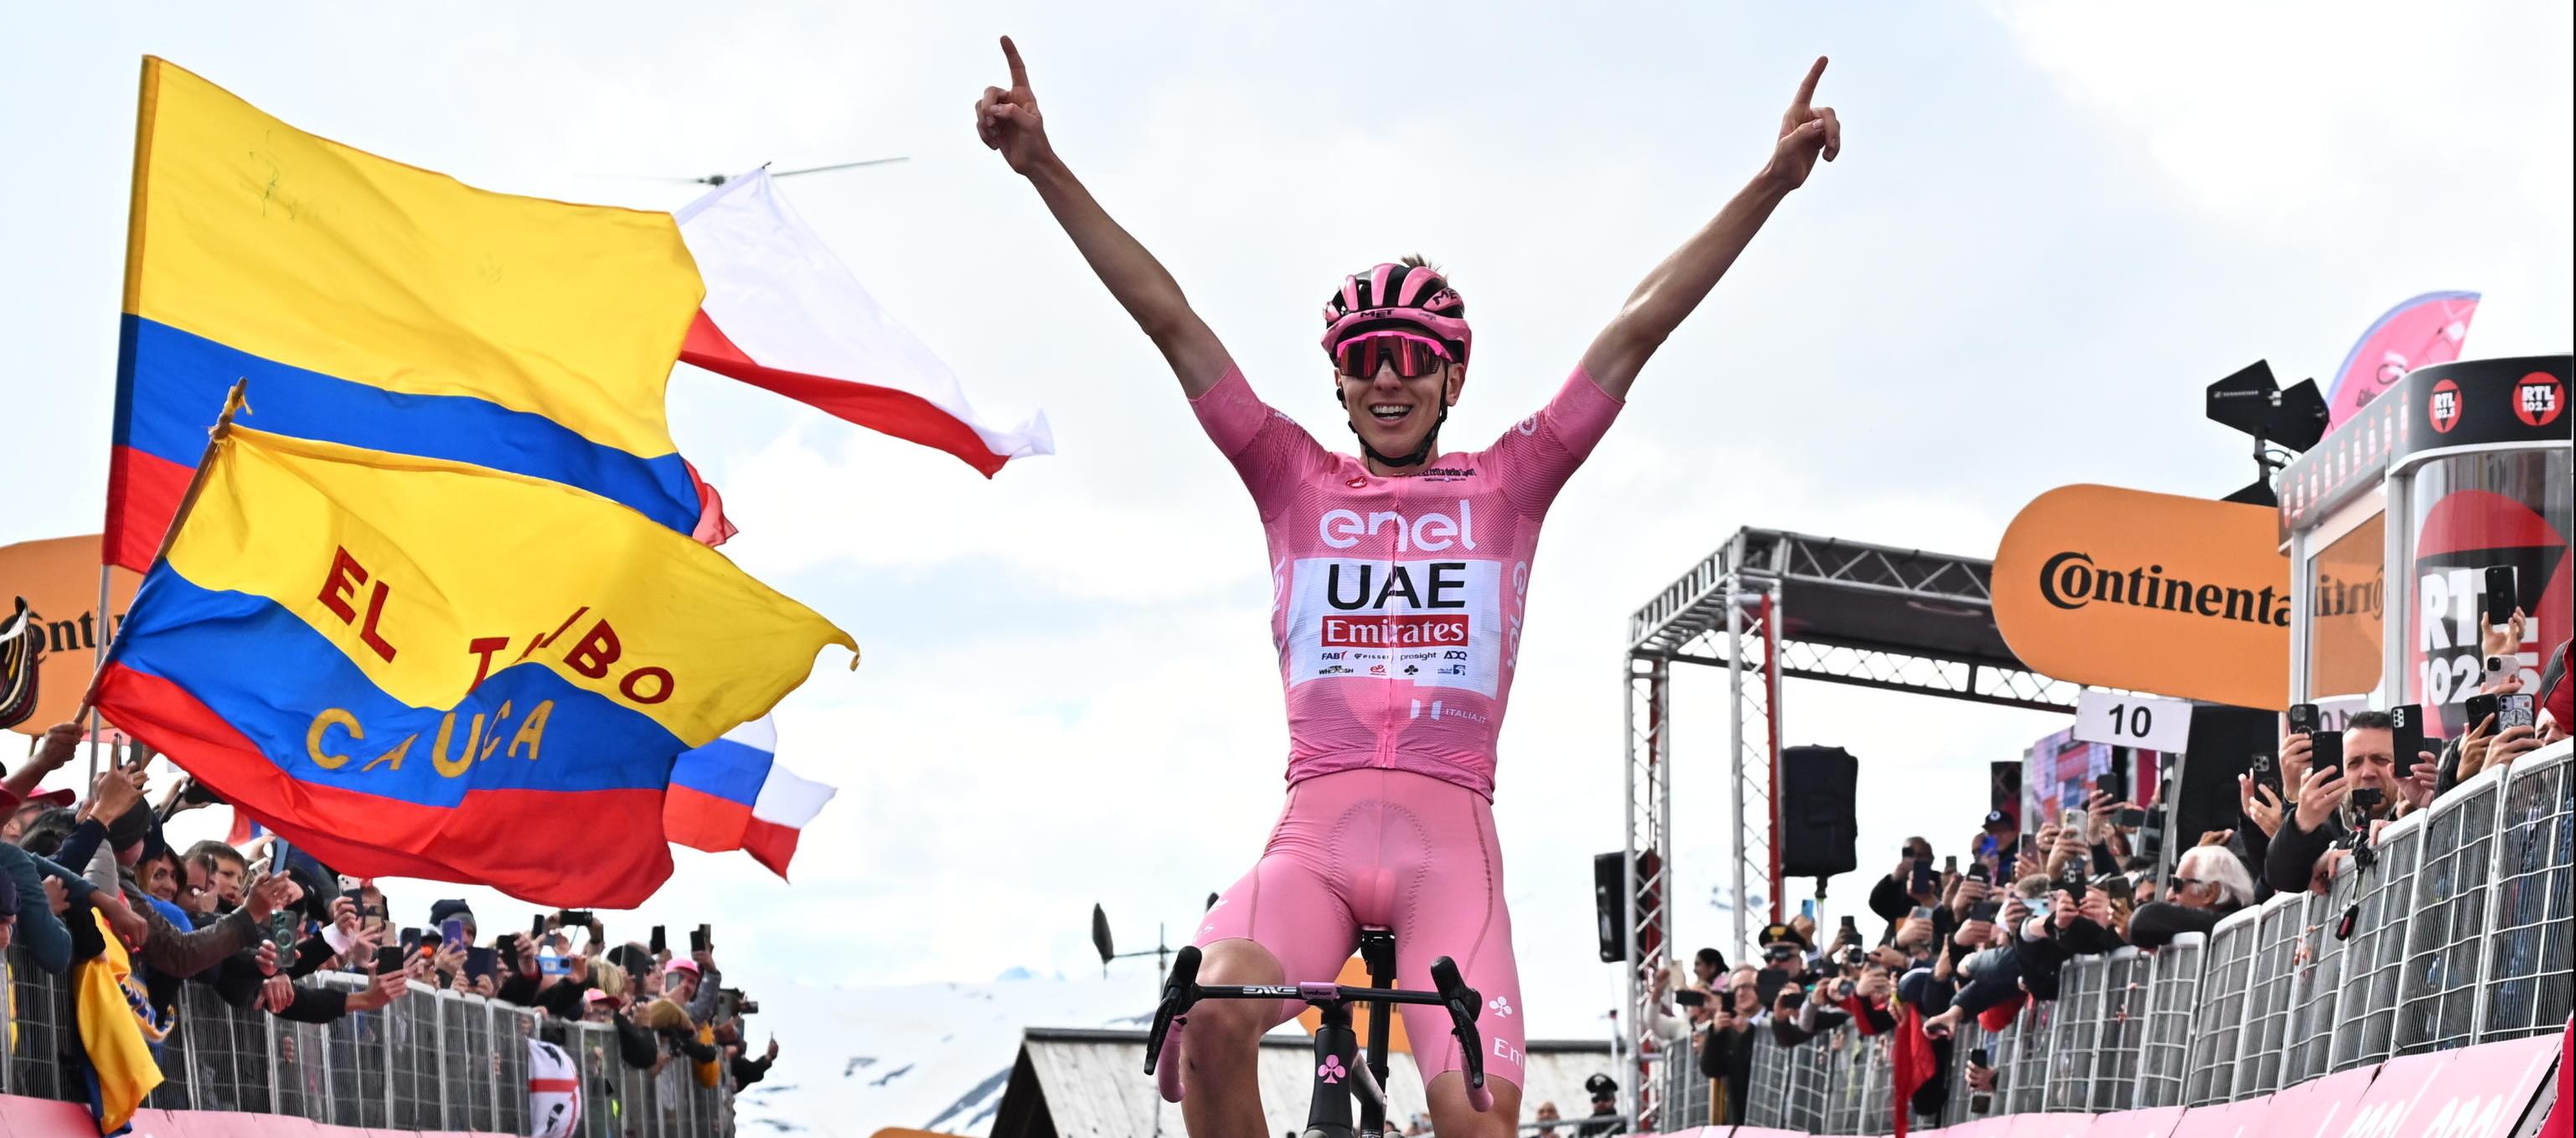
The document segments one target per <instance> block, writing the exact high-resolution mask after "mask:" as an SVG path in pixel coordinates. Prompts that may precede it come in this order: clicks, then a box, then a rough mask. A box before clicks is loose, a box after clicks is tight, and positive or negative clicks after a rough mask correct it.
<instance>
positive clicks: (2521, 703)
mask: <svg viewBox="0 0 2576 1138" xmlns="http://www.w3.org/2000/svg"><path fill="white" fill-rule="evenodd" d="M2495 705H2496V713H2495V716H2496V730H2498V731H2502V730H2504V729H2505V728H2508V727H2530V726H2533V725H2535V724H2536V723H2537V722H2538V721H2539V720H2538V716H2539V712H2538V711H2536V710H2534V704H2533V701H2532V697H2531V693H2530V692H2527V691H2510V692H2505V693H2503V694H2501V695H2498V696H2496V697H2495Z"/></svg>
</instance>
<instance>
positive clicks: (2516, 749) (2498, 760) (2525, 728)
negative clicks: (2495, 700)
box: [2478, 716, 2540, 770]
mask: <svg viewBox="0 0 2576 1138" xmlns="http://www.w3.org/2000/svg"><path fill="white" fill-rule="evenodd" d="M2489 718H2490V719H2492V718H2494V717H2493V716H2489ZM2539 749H2540V733H2539V732H2538V731H2535V730H2533V729H2532V727H2531V726H2530V725H2529V724H2520V725H2516V726H2513V727H2507V728H2505V729H2504V730H2502V731H2498V732H2496V737H2495V741H2494V742H2492V743H2489V744H2487V756H2486V762H2485V763H2483V764H2481V765H2480V766H2479V768H2478V769H2480V770H2484V769H2486V768H2488V767H2509V766H2512V765H2513V763H2514V760H2516V759H2519V758H2521V757H2523V756H2524V755H2526V754H2529V753H2531V752H2533V751H2536V750H2539Z"/></svg>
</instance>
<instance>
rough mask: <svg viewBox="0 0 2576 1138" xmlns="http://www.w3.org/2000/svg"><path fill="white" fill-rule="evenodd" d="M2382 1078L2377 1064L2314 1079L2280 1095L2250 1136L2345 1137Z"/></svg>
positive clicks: (2250, 1131)
mask: <svg viewBox="0 0 2576 1138" xmlns="http://www.w3.org/2000/svg"><path fill="white" fill-rule="evenodd" d="M2378 1075H2379V1064H2377V1063H2373V1064H2370V1065H2369V1066H2366V1067H2355V1068H2353V1069H2352V1070H2349V1071H2339V1072H2336V1073H2335V1074H2331V1075H2327V1076H2325V1077H2323V1078H2318V1079H2310V1080H2308V1081H2307V1082H2304V1083H2301V1084H2299V1085H2298V1086H2295V1087H2292V1088H2290V1089H2288V1090H2286V1091H2280V1092H2277V1093H2275V1094H2274V1095H2273V1096H2272V1098H2271V1100H2270V1102H2271V1105H2270V1106H2269V1107H2268V1108H2266V1109H2265V1111H2264V1113H2263V1117H2262V1118H2261V1119H2260V1122H2261V1124H2262V1125H2261V1127H2260V1128H2259V1129H2255V1128H2250V1127H2249V1129H2247V1131H2246V1133H2249V1134H2253V1133H2261V1134H2267V1135H2270V1134H2277V1135H2279V1136H2280V1138H2325V1136H2327V1135H2341V1134H2342V1133H2343V1132H2344V1128H2345V1127H2346V1126H2349V1125H2350V1124H2351V1122H2352V1118H2353V1114H2354V1112H2355V1110H2356V1108H2358V1107H2359V1106H2360V1104H2361V1097H2362V1096H2363V1095H2365V1094H2368V1093H2370V1084H2371V1082H2372V1080H2374V1079H2376V1078H2377V1077H2378ZM2245 1121H2247V1122H2248V1123H2251V1122H2253V1121H2255V1120H2253V1119H2252V1118H2251V1117H2250V1116H2249V1117H2248V1118H2247V1119H2245Z"/></svg>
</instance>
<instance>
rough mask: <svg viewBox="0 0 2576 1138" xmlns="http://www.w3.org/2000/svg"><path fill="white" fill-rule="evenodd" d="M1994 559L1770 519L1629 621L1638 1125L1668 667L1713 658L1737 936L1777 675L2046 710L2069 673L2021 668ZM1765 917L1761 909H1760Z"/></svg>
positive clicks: (2057, 704) (1744, 925) (1666, 881)
mask: <svg viewBox="0 0 2576 1138" xmlns="http://www.w3.org/2000/svg"><path fill="white" fill-rule="evenodd" d="M1993 569H1994V566H1993V564H1992V563H1991V562H1989V561H1986V560H1983V559H1979V558H1970V557H1952V556H1948V555H1945V554H1938V553H1926V552H1923V551H1921V550H1912V549H1896V548H1891V547H1887V546H1879V545H1868V544H1864V543H1859V542H1850V541H1841V540H1837V539H1833V538H1822V537H1810V536H1807V535H1804V534H1795V533H1786V532H1782V531H1776V530H1757V529H1744V530H1739V531H1737V532H1736V534H1735V535H1734V536H1733V537H1732V538H1729V539H1728V540H1727V542H1726V544H1725V545H1723V546H1720V547H1719V548H1718V550H1717V551H1716V552H1714V553H1711V554H1709V555H1708V556H1707V557H1706V558H1703V559H1701V561H1700V563H1699V564H1698V565H1696V566H1693V567H1692V568H1691V570H1690V572H1688V573H1685V574H1683V575H1682V576H1681V578H1680V579H1679V580H1676V581H1674V582H1673V583H1672V584H1671V585H1669V586H1667V587H1666V588H1665V589H1664V590H1663V591H1662V592H1660V593H1658V594H1656V596H1655V598H1654V599H1653V600H1651V601H1648V602H1647V603H1646V605H1645V606H1644V607H1642V608H1639V609H1638V610H1637V611H1636V613H1635V614H1634V615H1632V616H1630V617H1629V618H1628V657H1627V662H1626V670H1625V692H1624V695H1625V698H1626V701H1627V709H1628V723H1627V740H1626V743H1627V778H1626V785H1627V794H1626V796H1625V798H1624V800H1623V801H1624V804H1625V809H1626V812H1627V825H1626V834H1627V846H1626V854H1627V859H1626V867H1627V871H1626V872H1627V893H1626V907H1627V928H1626V933H1627V936H1626V938H1625V940H1626V944H1627V954H1626V956H1627V959H1626V965H1627V990H1628V1000H1627V1004H1626V1009H1627V1016H1626V1018H1625V1021H1624V1026H1623V1031H1622V1032H1621V1034H1622V1037H1623V1039H1622V1043H1623V1045H1624V1047H1625V1049H1626V1051H1627V1057H1628V1058H1629V1059H1630V1060H1632V1061H1633V1064H1634V1066H1633V1068H1632V1075H1633V1076H1634V1077H1632V1078H1630V1079H1629V1080H1627V1082H1628V1084H1629V1088H1628V1094H1629V1095H1630V1096H1631V1101H1630V1102H1629V1103H1628V1108H1629V1117H1631V1118H1634V1119H1638V1120H1639V1122H1638V1125H1639V1126H1640V1127H1641V1128H1642V1129H1644V1130H1648V1131H1651V1130H1653V1129H1654V1128H1655V1126H1656V1125H1657V1124H1658V1123H1660V1121H1661V1119H1660V1118H1659V1117H1658V1116H1659V1114H1660V1107H1661V1105H1662V1104H1660V1103H1658V1102H1655V1101H1653V1099H1654V1097H1655V1096H1654V1088H1655V1087H1657V1086H1659V1085H1661V1081H1660V1080H1658V1079H1656V1078H1653V1077H1651V1076H1652V1075H1653V1070H1652V1068H1653V1066H1654V1065H1655V1064H1656V1063H1658V1062H1659V1061H1660V1060H1661V1058H1662V1057H1661V1056H1659V1055H1657V1054H1656V1048H1657V1047H1658V1046H1660V1045H1661V1041H1659V1040H1657V1039H1656V1038H1655V1037H1654V1032H1653V1020H1654V1016H1653V1014H1652V1011H1653V1009H1650V1008H1648V1007H1646V1006H1645V1005H1646V1001H1647V999H1648V998H1649V996H1650V990H1649V977H1647V976H1646V975H1645V973H1644V967H1645V965H1646V964H1647V963H1648V962H1650V961H1654V960H1656V959H1657V958H1658V957H1659V956H1660V955H1661V954H1663V952H1664V951H1665V946H1666V944H1667V943H1668V942H1669V940H1670V939H1671V935H1672V882H1673V874H1672V850H1673V845H1674V843H1673V841H1672V834H1673V830H1672V774H1673V772H1672V762H1671V758H1672V741H1671V732H1672V720H1673V706H1672V699H1671V691H1672V665H1674V664H1676V663H1681V664H1697V665H1702V666H1706V667H1712V668H1723V669H1725V670H1726V674H1727V735H1728V750H1729V752H1730V754H1731V756H1732V758H1731V762H1730V764H1729V765H1730V774H1729V777H1730V779H1731V780H1732V783H1733V788H1734V795H1733V801H1732V806H1731V809H1730V811H1729V815H1730V817H1729V822H1730V824H1731V825H1732V826H1733V827H1734V831H1735V833H1736V835H1737V838H1736V842H1735V847H1736V859H1735V865H1734V872H1733V879H1732V884H1733V888H1734V901H1735V904H1734V916H1735V925H1734V930H1733V931H1734V940H1735V944H1736V949H1737V951H1738V952H1741V951H1743V950H1744V949H1745V947H1746V946H1747V945H1748V944H1749V943H1750V936H1751V932H1752V929H1751V928H1749V927H1748V924H1749V920H1748V918H1749V916H1750V911H1751V909H1752V908H1753V905H1752V899H1753V898H1754V896H1755V895H1756V894H1755V892H1754V890H1755V887H1756V886H1761V887H1762V889H1761V895H1762V896H1763V897H1765V898H1767V900H1768V903H1769V906H1770V913H1769V917H1768V920H1770V921H1776V920H1779V919H1780V913H1781V900H1780V899H1781V893H1782V889H1781V880H1780V877H1781V874H1780V857H1779V847H1778V834H1779V822H1780V817H1779V806H1778V792H1779V762H1780V731H1779V718H1778V716H1777V714H1776V712H1777V711H1778V709H1779V707H1780V683H1781V680H1782V679H1784V678H1797V679H1810V680H1823V681H1826V682H1828V683H1838V684H1850V685H1854V686H1857V687H1867V688H1877V689H1880V690H1885V691H1904V692H1918V693H1921V694H1924V695H1931V696H1939V697H1942V698H1945V699H1960V700H1969V701H1972V702H1976V703H1989V704H1996V705H1999V706H2004V707H2020V708H2032V709H2038V710H2048V711H2068V712H2071V711H2073V710H2074V707H2075V701H2076V697H2077V694H2078V693H2079V691H2080V690H2081V689H2080V687H2079V686H2078V685H2075V684H2071V683H2067V682H2064V681H2061V680H2055V679H2050V678H2049V677H2046V676H2042V675H2040V674H2038V673H2036V672H2032V671H2030V670H2029V669H2027V668H2025V667H2023V666H2022V664H2021V661H2020V660H2018V659H2017V658H2015V657H2014V656H2013V654H2012V651H2011V650H2010V649H2009V648H2007V647H2005V646H2004V643H2003V638H2002V636H2001V635H2000V634H1998V633H1997V632H1996V631H1995V627H1994V597H1993V592H1992V587H1991V585H1992V577H1993ZM1766 923H1767V922H1766Z"/></svg>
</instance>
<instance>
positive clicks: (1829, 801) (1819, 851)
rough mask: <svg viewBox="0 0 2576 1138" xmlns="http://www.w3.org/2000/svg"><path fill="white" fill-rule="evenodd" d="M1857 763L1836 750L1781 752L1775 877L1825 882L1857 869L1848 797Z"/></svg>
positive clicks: (1855, 829)
mask: <svg viewBox="0 0 2576 1138" xmlns="http://www.w3.org/2000/svg"><path fill="white" fill-rule="evenodd" d="M1859 783H1860V760H1859V759H1855V758H1853V757H1852V755H1851V752H1849V751H1846V750H1844V749H1842V748H1840V747H1791V748H1789V749H1788V750H1786V751H1783V752H1781V753H1780V835H1779V840H1780V876H1782V877H1814V878H1820V879H1821V878H1827V877H1832V876H1833V875H1835V874H1837V873H1849V872H1851V871H1852V870H1855V869H1858V868H1860V860H1859V856H1858V849H1857V847H1858V845H1859V842H1860V821H1859V819H1858V818H1856V817H1855V816H1854V814H1853V810H1852V803H1853V796H1854V795H1855V794H1856V793H1857V792H1858V788H1859Z"/></svg>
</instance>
